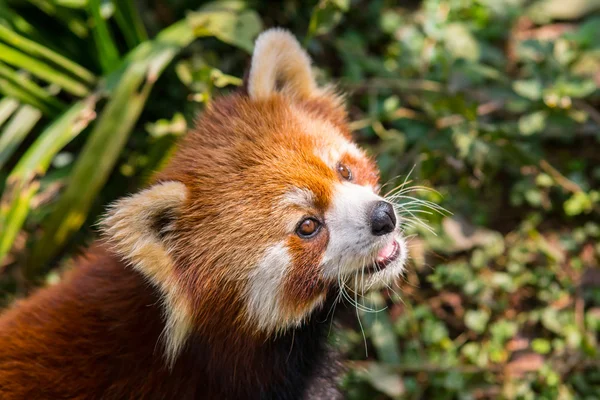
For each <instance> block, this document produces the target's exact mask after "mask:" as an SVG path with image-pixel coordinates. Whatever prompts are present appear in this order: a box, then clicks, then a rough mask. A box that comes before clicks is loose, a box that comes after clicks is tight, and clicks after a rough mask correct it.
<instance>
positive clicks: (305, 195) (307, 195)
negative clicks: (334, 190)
mask: <svg viewBox="0 0 600 400" xmlns="http://www.w3.org/2000/svg"><path fill="white" fill-rule="evenodd" d="M283 202H284V203H285V204H287V205H292V206H298V207H301V208H312V207H314V204H315V196H314V194H313V192H311V191H310V190H308V189H300V188H293V189H292V190H290V191H289V192H287V193H286V194H285V195H284V196H283Z"/></svg>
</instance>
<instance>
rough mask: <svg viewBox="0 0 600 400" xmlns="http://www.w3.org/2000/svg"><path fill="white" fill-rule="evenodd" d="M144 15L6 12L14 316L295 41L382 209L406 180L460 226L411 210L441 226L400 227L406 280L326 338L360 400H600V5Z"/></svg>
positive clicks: (449, 4)
mask: <svg viewBox="0 0 600 400" xmlns="http://www.w3.org/2000/svg"><path fill="white" fill-rule="evenodd" d="M132 4H133V3H130V2H126V1H123V2H121V1H119V2H117V1H102V2H100V1H99V0H70V1H64V0H28V1H26V2H22V1H16V0H12V1H11V0H0V93H1V94H2V96H3V97H2V98H1V99H0V166H1V168H2V169H1V172H0V177H1V179H0V182H1V183H0V190H2V198H1V200H0V259H2V262H1V264H0V293H2V292H3V293H4V295H3V296H2V298H0V302H2V303H4V304H8V303H9V302H10V301H11V300H12V298H13V297H14V296H16V295H20V294H22V293H23V292H24V284H23V281H22V280H20V279H19V278H18V276H19V274H20V273H22V272H24V273H25V275H26V276H27V277H28V278H29V279H32V280H35V279H43V280H46V281H47V282H52V281H53V280H54V279H58V278H57V276H58V275H57V274H56V269H54V268H53V267H54V266H55V265H57V264H58V265H63V266H65V268H68V266H69V265H70V259H71V256H72V255H73V254H74V250H75V249H76V248H77V247H78V246H80V245H81V244H82V243H85V242H88V241H89V240H91V238H93V237H94V232H93V224H94V222H95V221H96V220H97V218H98V215H99V214H100V213H101V212H102V210H103V207H104V206H105V205H106V204H107V203H109V202H110V201H111V200H113V199H115V198H116V197H119V196H122V195H124V194H126V193H127V192H129V191H132V190H135V189H136V188H137V187H138V186H140V185H142V184H143V183H144V181H145V179H147V177H148V175H149V173H150V172H151V171H153V170H155V169H156V168H158V167H159V166H160V165H161V164H162V163H163V162H164V160H166V159H167V158H168V155H169V153H170V149H171V147H172V145H173V143H174V142H175V141H176V139H177V137H178V136H180V135H182V134H184V132H185V131H186V130H187V129H188V127H190V126H191V125H192V124H193V118H194V113H195V112H197V110H201V109H202V107H204V106H205V105H206V104H207V103H209V102H210V101H211V99H212V98H213V97H214V96H215V95H218V94H219V93H220V92H222V91H226V90H230V88H233V87H235V86H237V85H240V84H241V79H240V77H241V76H242V75H243V72H244V68H245V67H246V63H247V59H248V52H249V51H250V50H251V47H252V39H253V38H254V37H255V36H256V34H258V32H259V31H260V30H261V29H262V26H263V24H264V25H265V26H271V25H281V26H285V27H287V28H289V29H291V30H292V32H293V33H294V34H296V35H297V36H298V37H299V38H300V39H301V40H302V42H303V43H304V45H305V46H306V47H307V49H308V50H309V52H310V53H311V55H312V56H313V58H314V59H315V65H317V66H318V67H319V68H318V69H317V70H316V72H317V76H318V77H319V79H321V80H323V81H324V82H329V81H334V82H337V84H338V86H339V87H340V89H342V90H343V91H345V92H347V93H348V108H349V110H350V116H351V120H352V127H353V128H354V130H355V134H356V137H357V139H358V140H359V141H360V142H361V143H362V144H363V145H364V146H365V147H366V148H368V149H369V151H370V152H371V153H372V154H373V156H374V157H376V159H377V161H378V164H379V166H380V168H381V171H382V181H383V182H384V183H386V185H385V187H384V191H386V190H388V189H391V188H394V187H396V186H397V185H399V184H402V183H403V182H404V181H405V179H406V178H407V174H408V173H409V172H410V171H412V172H411V174H410V177H409V178H408V180H407V182H410V183H408V184H407V186H406V187H405V188H407V187H410V186H411V185H424V186H428V187H432V188H434V189H435V190H436V192H431V191H420V189H419V188H417V187H415V188H413V189H412V191H410V190H408V189H407V192H406V194H407V195H410V196H416V197H418V198H420V199H421V200H425V201H431V202H433V203H435V204H440V205H441V206H443V207H444V208H446V209H448V210H451V211H452V215H438V214H437V213H434V214H431V215H430V214H427V213H424V212H427V211H428V210H427V208H422V207H420V205H419V204H415V203H412V205H407V206H406V207H407V208H409V209H410V210H411V212H413V213H414V215H417V216H420V217H422V218H423V223H424V224H428V225H429V226H430V228H427V227H426V226H424V225H423V224H414V223H411V222H408V223H407V225H406V228H407V234H409V235H414V236H412V237H411V239H410V247H411V256H412V263H411V265H410V266H409V268H408V269H407V272H406V276H405V279H404V280H402V281H401V282H399V285H398V287H393V288H390V289H389V290H385V291H384V292H382V293H375V294H372V295H369V296H368V297H366V298H363V299H360V301H361V302H364V304H365V305H367V306H371V307H372V308H374V309H384V311H380V312H378V313H367V312H362V311H361V312H359V313H358V317H359V318H360V321H361V324H359V323H358V321H357V319H356V318H349V319H344V321H346V322H345V323H343V324H342V326H341V328H340V329H339V330H338V332H337V333H336V334H335V335H333V334H332V339H334V341H335V342H336V343H337V345H338V346H339V347H340V348H341V349H342V350H343V351H344V352H345V354H346V355H347V356H348V358H349V359H350V361H349V364H348V365H349V367H350V369H349V372H348V374H347V375H346V376H345V377H344V379H343V387H344V390H345V391H346V395H347V397H348V398H350V399H367V398H368V399H371V398H407V399H408V398H409V399H417V398H428V399H436V398H440V399H441V398H443V399H448V398H456V399H475V398H476V399H482V398H490V399H492V398H493V399H495V398H520V399H533V398H536V399H537V398H547V399H553V398H561V399H568V398H589V399H592V398H597V397H598V393H599V388H600V374H599V373H598V367H599V364H600V362H599V355H598V353H597V346H598V339H599V334H600V284H599V283H598V282H599V278H598V277H599V276H600V271H599V268H598V264H599V259H600V245H599V244H598V243H599V241H600V223H598V222H597V221H598V220H599V218H598V217H599V214H600V191H599V189H598V188H599V187H600V167H599V165H600V158H599V157H600V156H599V154H600V151H599V150H600V111H599V110H600V91H599V90H598V88H599V84H600V75H598V71H599V70H600V28H599V27H600V14H599V12H600V9H599V7H598V3H597V2H595V1H592V0H589V1H588V0H582V1H578V2H571V3H565V2H562V1H559V0H543V1H542V0H540V1H533V2H525V1H524V0H500V1H488V0H423V1H409V2H392V1H385V0H375V1H366V0H344V1H340V0H320V1H314V2H312V3H307V2H300V1H295V0H287V1H284V2H282V3H281V7H273V6H272V5H270V4H269V2H258V1H254V2H248V3H245V2H242V1H226V2H218V3H209V4H205V5H202V6H201V7H200V8H199V9H198V4H197V2H193V1H191V0H177V1H173V2H166V1H162V0H156V1H155V2H153V3H152V4H151V5H146V6H144V7H140V8H139V9H138V8H135V7H133V5H132ZM189 10H196V11H189ZM196 39H197V40H196ZM406 200H407V202H408V201H410V199H406ZM420 204H421V205H422V203H420ZM416 206H418V207H416ZM413 222H414V221H413ZM40 266H41V268H40ZM15 276H16V278H15ZM349 311H350V315H351V316H354V312H355V311H354V310H349ZM363 335H364V336H363Z"/></svg>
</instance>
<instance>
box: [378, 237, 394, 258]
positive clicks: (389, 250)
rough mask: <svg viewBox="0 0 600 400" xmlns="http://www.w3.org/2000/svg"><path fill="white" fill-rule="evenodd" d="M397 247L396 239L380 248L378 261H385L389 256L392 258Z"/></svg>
mask: <svg viewBox="0 0 600 400" xmlns="http://www.w3.org/2000/svg"><path fill="white" fill-rule="evenodd" d="M395 249H396V241H392V242H390V244H388V245H387V246H385V247H384V248H383V249H381V250H379V253H377V261H385V260H387V259H388V258H390V256H391V255H392V254H394V250H395Z"/></svg>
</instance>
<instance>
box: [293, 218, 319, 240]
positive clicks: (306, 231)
mask: <svg viewBox="0 0 600 400" xmlns="http://www.w3.org/2000/svg"><path fill="white" fill-rule="evenodd" d="M320 227H321V224H320V223H319V221H317V220H316V219H314V218H306V219H305V220H303V221H302V222H300V225H298V228H296V233H297V234H298V236H300V237H302V238H309V237H312V236H314V235H315V234H316V233H317V232H318V230H319V228H320Z"/></svg>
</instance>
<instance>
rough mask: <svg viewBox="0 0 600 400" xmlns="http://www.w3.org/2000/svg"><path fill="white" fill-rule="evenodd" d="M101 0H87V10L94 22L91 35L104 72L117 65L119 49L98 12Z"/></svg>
mask: <svg viewBox="0 0 600 400" xmlns="http://www.w3.org/2000/svg"><path fill="white" fill-rule="evenodd" d="M100 7H101V0H89V3H88V11H89V14H90V16H91V17H92V21H93V23H94V25H93V27H92V35H93V36H94V42H95V43H96V48H97V49H98V57H99V60H100V64H101V65H102V70H103V71H104V73H110V72H112V71H113V70H114V69H115V67H116V66H118V65H119V59H120V58H121V57H120V55H119V50H118V49H117V45H116V44H115V41H114V39H113V37H112V35H111V33H110V29H109V27H108V24H107V23H106V20H105V19H104V18H103V17H102V14H101V13H100Z"/></svg>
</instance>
